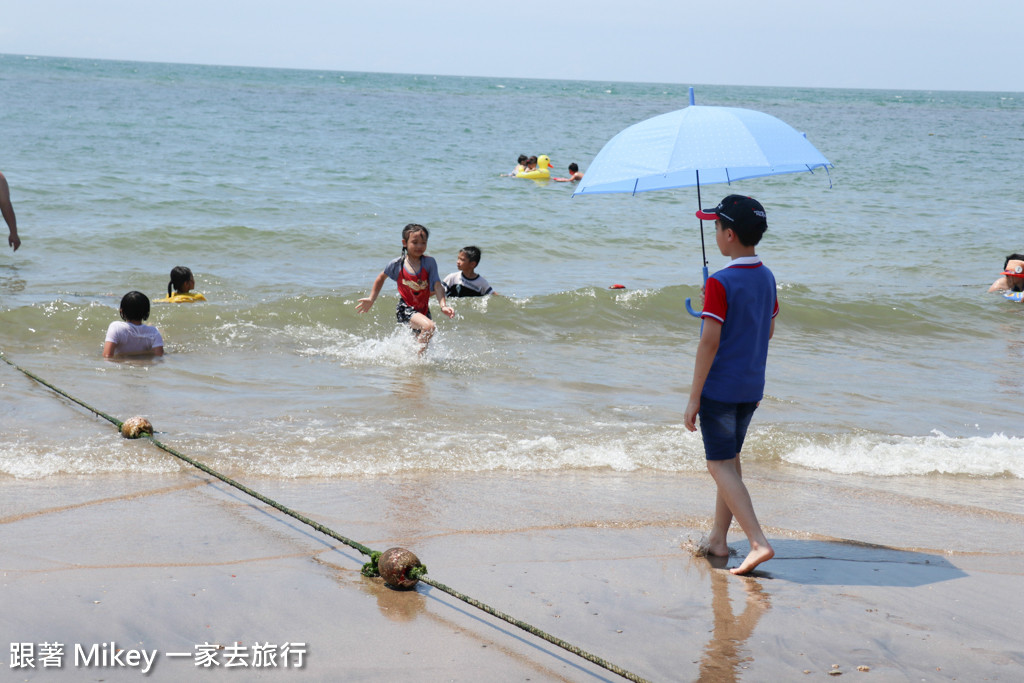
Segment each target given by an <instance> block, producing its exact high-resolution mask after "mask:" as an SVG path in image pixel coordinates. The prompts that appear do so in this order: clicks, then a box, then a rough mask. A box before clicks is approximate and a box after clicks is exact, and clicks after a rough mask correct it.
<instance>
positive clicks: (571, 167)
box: [569, 161, 580, 173]
mask: <svg viewBox="0 0 1024 683" xmlns="http://www.w3.org/2000/svg"><path fill="white" fill-rule="evenodd" d="M578 170H580V167H579V166H577V165H576V162H575V161H574V162H572V163H571V164H569V173H575V172H576V171H578Z"/></svg>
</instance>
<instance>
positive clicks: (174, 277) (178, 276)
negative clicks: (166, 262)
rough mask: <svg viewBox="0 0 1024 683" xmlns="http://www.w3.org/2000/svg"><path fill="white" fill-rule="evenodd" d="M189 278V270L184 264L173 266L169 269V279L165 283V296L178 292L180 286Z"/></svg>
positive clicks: (190, 275) (190, 276)
mask: <svg viewBox="0 0 1024 683" xmlns="http://www.w3.org/2000/svg"><path fill="white" fill-rule="evenodd" d="M191 279H192V271H191V270H189V269H188V268H186V267H185V266H174V268H172V269H171V281H170V282H168V283H167V296H171V294H172V293H173V292H180V291H181V286H182V285H184V284H185V283H186V282H188V281H189V280H191ZM172 290H173V292H172Z"/></svg>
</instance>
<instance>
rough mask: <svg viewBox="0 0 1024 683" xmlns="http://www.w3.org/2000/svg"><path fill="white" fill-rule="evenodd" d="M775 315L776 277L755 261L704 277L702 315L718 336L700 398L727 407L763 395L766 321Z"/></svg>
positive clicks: (738, 262)
mask: <svg viewBox="0 0 1024 683" xmlns="http://www.w3.org/2000/svg"><path fill="white" fill-rule="evenodd" d="M778 314H779V298H778V296H777V293H776V290H775V276H774V275H772V271H770V270H768V268H767V267H766V266H765V265H764V264H763V263H761V259H760V258H759V257H757V256H743V257H740V258H737V259H733V261H732V262H731V263H729V265H728V266H726V267H725V268H723V269H722V270H720V271H718V272H717V273H715V274H714V275H712V276H711V277H709V278H708V281H707V283H706V284H705V287H704V310H703V311H702V312H701V317H704V318H712V319H714V320H717V321H718V322H720V323H722V338H721V341H720V342H719V345H718V352H717V353H716V354H715V360H714V361H713V362H712V363H711V371H710V372H708V377H707V380H705V382H704V389H703V391H702V392H701V395H703V396H707V397H708V398H711V399H713V400H715V401H722V402H726V403H747V402H750V403H753V402H757V401H760V400H761V399H762V398H763V397H764V369H765V365H766V364H767V361H768V340H769V338H770V334H771V322H772V318H774V317H775V316H777V315H778Z"/></svg>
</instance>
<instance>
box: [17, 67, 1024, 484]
mask: <svg viewBox="0 0 1024 683" xmlns="http://www.w3.org/2000/svg"><path fill="white" fill-rule="evenodd" d="M0 94H3V95H4V96H3V97H2V101H3V102H4V104H3V106H2V109H0V120H2V121H3V124H4V127H5V131H6V132H7V138H8V140H7V144H6V145H5V152H6V154H5V155H4V159H3V161H2V164H3V168H2V170H3V171H4V173H5V175H6V176H7V177H8V180H9V181H10V183H11V185H12V192H13V198H14V203H15V208H16V210H17V212H18V219H19V228H20V232H21V236H22V239H23V245H22V248H21V249H20V250H19V251H18V252H17V253H14V254H11V253H10V252H7V253H6V255H4V256H2V257H0V350H2V352H3V353H4V354H5V356H6V357H7V358H9V359H10V360H12V361H13V362H15V363H16V364H18V365H19V366H20V367H23V368H25V369H27V370H29V371H31V372H34V373H37V374H39V375H41V376H42V377H44V378H45V379H47V380H49V381H51V382H52V383H54V384H55V385H57V386H59V387H60V388H61V389H63V390H65V391H67V392H68V393H70V394H72V395H74V396H76V397H79V398H80V399H82V400H84V401H86V402H87V403H89V404H91V405H93V406H95V407H97V408H99V409H100V410H102V411H105V412H107V413H109V414H111V415H114V416H118V417H120V418H122V419H123V418H125V417H128V416H130V415H133V414H144V415H146V416H147V417H149V418H150V419H151V420H152V421H153V423H154V425H155V426H156V428H157V430H158V431H159V432H160V437H161V438H162V439H164V440H166V441H167V442H169V443H173V444H174V445H175V446H176V447H180V448H181V449H183V450H185V451H187V452H189V453H190V454H192V455H194V456H195V457H199V458H200V459H204V460H206V461H208V462H210V463H211V464H213V465H214V466H218V467H224V468H226V469H229V470H231V471H232V472H235V473H242V474H251V475H254V476H256V475H258V476H269V477H285V478H290V477H308V476H324V477H339V476H351V475H362V474H388V473H395V472H419V471H441V472H445V471H468V472H478V471H490V470H495V471H543V470H573V469H579V468H611V469H614V470H620V471H624V472H649V471H691V470H692V471H700V470H701V469H702V468H703V467H704V463H703V450H702V447H701V444H700V440H699V437H698V436H696V435H692V434H689V433H687V432H686V431H685V430H684V429H683V428H682V427H681V419H680V418H681V412H682V408H683V406H684V401H685V396H686V392H687V391H688V387H689V381H690V374H691V372H692V363H693V352H694V350H695V349H696V343H697V334H698V326H697V324H696V323H695V322H694V321H693V319H691V318H690V317H689V316H688V315H687V314H686V312H685V310H684V309H683V300H684V299H685V298H686V297H699V286H700V266H701V247H700V244H701V241H700V235H699V223H698V221H697V220H696V219H695V218H693V210H695V209H696V208H697V196H696V191H695V189H694V188H687V189H681V190H678V191H673V192H658V193H649V194H646V195H642V196H637V197H629V196H619V195H608V196H599V197H577V198H575V199H573V198H571V193H572V187H571V186H570V185H569V184H563V183H553V182H552V183H535V182H532V181H523V180H517V179H514V178H504V177H500V176H499V174H501V173H504V172H508V171H509V170H510V169H511V166H512V165H513V164H514V160H515V157H516V156H517V155H518V154H519V153H521V152H523V153H538V154H540V153H546V154H548V155H550V156H551V157H552V159H553V160H554V163H555V168H556V171H558V172H561V169H564V167H565V166H566V165H567V164H568V163H569V162H570V161H576V162H578V163H579V164H580V166H581V167H582V168H583V169H584V170H585V169H586V167H587V164H588V163H589V161H590V160H591V159H592V158H593V157H594V155H596V153H597V151H598V150H599V149H600V147H601V145H603V144H604V142H605V141H607V140H608V139H609V138H610V137H611V136H612V135H614V134H615V133H617V132H618V131H619V130H621V129H622V128H625V127H626V126H628V125H630V124H632V123H635V122H636V121H639V120H641V119H643V118H646V117H648V116H652V115H655V114H658V113H663V112H665V111H670V110H672V109H677V108H680V107H683V106H686V104H687V91H686V87H685V86H676V85H651V84H625V83H608V84H603V83H594V82H575V81H531V80H514V79H486V78H454V77H436V78H435V77H427V76H407V75H388V74H360V73H339V72H312V71H288V70H270V69H243V68H231V67H202V66H182V65H163V64H142V63H130V62H104V61H87V60H66V59H48V58H39V59H31V60H29V59H25V58H23V57H19V56H13V55H0ZM15 94H16V95H17V96H13V95H15ZM696 96H697V101H698V103H703V104H720V105H728V106H740V107H748V108H752V109H759V110H763V111H766V112H768V113H771V114H773V115H775V116H778V117H779V118H782V119H783V120H785V121H787V122H788V123H790V124H791V125H793V126H794V127H796V128H797V129H799V130H802V131H805V132H806V133H807V135H808V138H809V139H810V140H811V141H812V142H813V143H814V144H815V145H816V146H817V147H818V148H819V149H820V150H821V151H822V152H823V153H824V154H825V155H826V156H827V157H828V158H829V159H830V160H831V161H832V162H833V163H834V164H835V168H834V169H832V170H831V172H830V173H829V174H828V175H826V174H823V173H820V172H819V173H816V174H813V175H811V174H804V175H791V176H781V177H775V178H765V179H758V180H752V181H744V182H742V183H737V184H735V187H731V188H730V187H727V186H707V187H704V188H702V190H701V195H702V197H701V198H702V201H703V203H704V204H711V203H714V202H715V201H717V199H718V198H720V197H721V196H722V195H723V194H726V193H728V192H730V191H742V192H745V193H749V194H753V195H754V196H757V197H758V198H759V199H761V201H762V202H763V203H764V204H765V206H766V207H767V210H768V214H769V226H770V228H769V233H768V234H767V235H766V237H765V240H764V241H763V242H762V246H761V248H760V252H761V255H762V257H763V258H764V259H765V262H766V263H767V264H768V265H769V266H770V267H771V268H772V269H773V271H774V272H775V275H776V278H777V280H778V282H779V287H780V292H779V295H780V303H781V307H782V314H781V316H780V317H779V319H778V324H777V332H776V336H775V339H774V340H773V342H772V349H771V352H770V356H769V368H768V384H767V396H766V399H765V401H764V402H763V404H762V406H761V408H760V409H759V411H758V413H757V415H756V416H755V420H754V427H753V429H752V433H751V435H750V437H749V440H748V444H747V446H746V448H745V453H746V455H745V457H746V458H748V459H752V460H755V461H757V462H758V463H759V464H762V465H764V466H765V467H768V468H773V467H790V466H795V467H798V468H800V469H801V470H804V471H809V472H814V471H827V472H831V473H835V474H837V475H850V476H852V475H867V476H870V477H897V476H898V477H902V479H901V481H907V482H911V481H914V479H913V477H919V476H924V475H932V476H935V475H940V476H954V477H963V476H968V477H972V478H991V479H997V480H1002V479H1006V478H1009V479H1011V480H1020V479H1022V478H1024V442H1022V441H1021V439H1020V430H1019V425H1020V417H1021V410H1020V408H1019V407H1018V405H1019V396H1020V393H1021V389H1022V386H1021V384H1022V382H1021V381H1020V380H1018V379H1015V376H1014V374H1013V373H1011V372H1009V371H1008V368H1010V367H1014V366H1015V365H1017V364H1019V362H1020V360H1021V357H1022V355H1024V340H1022V336H1021V324H1022V316H1024V308H1022V307H1021V306H1020V305H1017V304H1011V303H1008V302H1005V301H1003V300H1001V299H1000V298H998V297H995V296H993V295H989V294H987V293H986V292H985V290H986V289H987V286H988V285H989V284H990V283H991V281H992V280H993V279H995V277H996V274H997V273H998V271H999V270H1000V269H1001V266H1002V260H1003V257H1004V256H1005V255H1006V254H1008V253H1010V252H1012V251H1021V250H1024V245H1021V244H1020V243H1019V242H1017V241H1016V240H1019V239H1020V238H1019V226H1018V220H1019V216H1020V215H1021V212H1022V209H1024V197H1022V195H1021V193H1020V189H1019V188H1020V181H1021V177H1020V173H1019V171H1017V170H1016V169H1017V168H1018V166H1019V164H1018V163H1017V160H1018V159H1019V156H1020V153H1021V151H1022V148H1024V128H1022V126H1021V123H1020V121H1021V109H1022V99H1021V98H1022V97H1024V95H1021V94H1013V93H939V92H913V91H907V92H898V91H850V90H819V89H787V88H733V87H728V88H726V87H718V86H700V85H698V86H697V88H696ZM408 222H420V223H423V224H426V225H427V226H428V227H429V228H430V229H431V231H432V232H431V238H430V249H429V253H431V254H432V255H434V256H435V257H436V258H437V259H438V261H439V265H440V270H441V271H442V275H443V274H445V273H447V272H451V271H453V270H455V255H456V253H457V251H458V249H459V248H461V247H462V246H464V245H466V244H470V243H472V244H476V245H478V246H480V247H481V248H482V249H483V253H484V256H483V259H482V262H481V264H480V268H479V270H480V272H481V273H483V274H484V275H486V277H487V278H488V279H489V280H490V281H491V283H492V284H493V285H494V287H495V289H496V291H498V292H499V293H500V294H501V295H502V296H500V297H494V298H490V299H487V300H480V301H469V300H464V301H459V302H457V311H458V315H457V316H456V319H455V320H454V321H448V320H446V319H445V320H441V321H440V333H439V335H438V336H437V338H436V339H435V341H434V342H433V343H432V344H431V348H430V351H429V353H428V354H427V355H426V356H424V357H422V358H420V357H418V356H417V355H416V346H415V344H414V343H413V342H412V340H411V338H410V336H409V335H408V333H407V332H405V331H402V330H400V329H396V327H395V326H394V323H393V320H394V317H393V316H394V314H393V301H394V299H395V294H394V286H393V285H390V283H389V284H388V285H386V286H385V290H384V293H383V294H382V296H381V299H380V300H379V301H378V303H377V305H376V306H375V307H374V309H373V310H372V311H371V312H370V313H369V314H367V315H359V314H357V313H356V312H355V310H354V306H355V302H356V300H357V299H358V298H359V297H361V296H365V294H366V292H367V290H368V289H369V286H370V283H371V282H372V280H373V278H374V277H375V276H376V274H377V273H378V272H379V271H380V269H381V268H382V267H383V266H384V265H385V264H386V263H387V261H388V260H390V259H391V258H393V257H394V256H397V255H398V253H399V251H400V248H401V243H400V232H401V228H402V226H403V225H405V224H406V223H408ZM707 247H708V249H709V250H711V251H709V252H708V260H709V262H710V267H711V269H712V270H715V269H717V268H718V267H721V266H722V265H724V262H725V261H724V258H723V257H721V256H720V255H718V254H716V253H712V252H713V250H714V240H713V239H710V240H709V242H708V244H707ZM175 265H187V266H189V267H191V268H192V270H193V272H194V273H195V278H196V285H197V287H196V288H197V290H198V291H201V292H203V293H205V295H206V296H207V298H208V299H209V301H208V302H207V303H204V304H195V305H155V306H154V309H153V313H152V316H151V319H150V322H151V323H153V324H155V325H157V326H158V327H159V328H160V330H161V331H162V333H163V335H164V338H165V340H166V343H167V355H166V356H165V357H164V358H163V359H159V360H152V361H127V362H110V361H103V360H102V359H101V358H100V356H99V352H100V348H101V345H102V339H103V334H104V331H105V329H106V327H107V325H108V324H109V323H110V321H111V320H113V319H114V318H115V316H116V308H117V303H118V301H119V298H120V296H121V295H122V294H123V293H124V292H126V291H128V290H129V289H140V290H142V291H144V292H146V293H147V294H149V295H150V297H151V298H156V297H159V296H162V294H163V293H164V291H165V289H166V283H167V273H168V272H169V271H170V269H171V268H172V267H173V266H175ZM615 283H620V284H623V285H625V287H626V288H625V289H624V290H609V289H608V286H609V285H611V284H615ZM435 315H436V316H438V317H440V315H439V314H438V313H436V312H435ZM0 386H2V392H3V404H2V406H3V410H2V411H0V412H2V415H0V433H2V434H3V436H2V437H0V472H2V473H3V474H5V475H7V476H14V477H46V476H50V475H52V474H56V473H61V472H64V473H77V474H92V473H100V472H117V471H123V470H125V469H129V470H130V469H137V470H139V471H167V470H169V469H175V468H176V467H177V465H176V464H175V463H173V462H169V461H168V460H167V459H166V458H165V456H163V455H161V454H159V453H157V452H153V451H152V450H151V449H149V448H147V447H146V444H138V443H131V442H122V441H120V440H116V439H114V438H112V434H111V433H110V432H108V431H107V429H106V428H104V427H103V426H102V425H103V424H104V423H102V422H101V421H99V420H97V419H96V418H95V417H92V416H91V414H90V413H88V412H87V411H85V410H83V409H82V408H80V407H78V406H75V405H73V404H71V403H69V402H68V401H67V400H65V399H60V398H56V397H55V396H54V395H53V393H52V392H50V391H49V390H47V389H45V388H43V387H41V386H39V385H38V384H36V383H34V382H33V381H31V380H30V379H28V378H27V377H25V376H24V375H23V374H21V373H19V372H18V371H17V370H15V369H13V368H11V367H10V366H7V365H6V364H0ZM40 425H46V427H45V428H41V427H40Z"/></svg>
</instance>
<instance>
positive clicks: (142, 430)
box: [121, 416, 153, 439]
mask: <svg viewBox="0 0 1024 683" xmlns="http://www.w3.org/2000/svg"><path fill="white" fill-rule="evenodd" d="M144 434H145V435H148V436H153V425H152V424H150V422H149V420H147V419H146V418H144V417H138V416H136V417H129V418H128V419H127V420H125V421H124V422H122V423H121V436H123V437H124V438H126V439H137V438H139V437H140V436H142V435H144Z"/></svg>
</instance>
